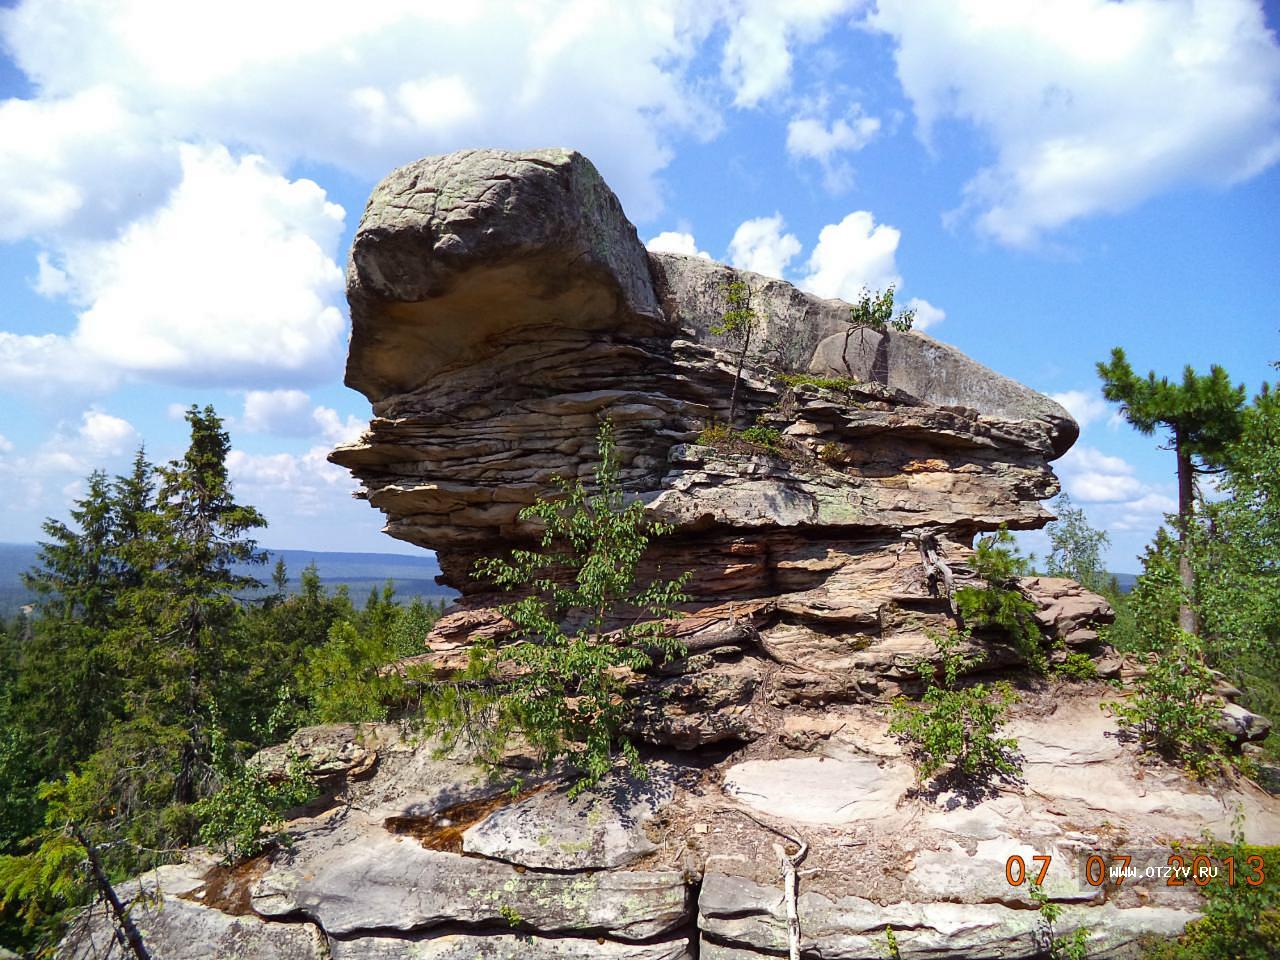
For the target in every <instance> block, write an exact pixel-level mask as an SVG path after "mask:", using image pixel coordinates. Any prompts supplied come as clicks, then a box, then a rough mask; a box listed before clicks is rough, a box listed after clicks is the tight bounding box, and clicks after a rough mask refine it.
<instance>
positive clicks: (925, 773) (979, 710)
mask: <svg viewBox="0 0 1280 960" xmlns="http://www.w3.org/2000/svg"><path fill="white" fill-rule="evenodd" d="M967 639H968V636H967V634H959V633H956V632H954V631H953V632H952V633H950V634H948V635H947V636H946V637H933V643H934V646H935V647H936V649H937V652H938V656H939V658H940V661H941V667H942V675H941V679H940V680H939V678H938V671H937V668H936V667H935V666H934V665H933V664H932V663H929V662H928V661H920V662H919V663H918V664H917V670H918V671H919V672H920V676H921V678H922V679H923V680H925V682H926V684H927V687H926V689H925V693H924V696H923V698H922V704H923V705H917V704H914V703H912V702H911V701H909V700H908V699H907V698H906V697H902V696H900V697H897V698H896V699H895V700H894V701H893V707H892V716H891V718H890V721H889V732H890V733H891V734H894V735H896V736H898V737H899V738H901V739H902V740H903V741H905V742H906V743H907V744H908V745H909V755H910V759H911V762H912V764H913V765H914V766H915V768H916V774H917V776H919V778H920V779H921V780H922V781H927V780H930V779H932V778H933V777H935V775H937V774H939V773H941V772H943V771H950V772H952V773H954V774H957V775H959V776H960V777H962V778H963V779H965V780H969V781H983V780H987V779H992V778H997V777H1012V776H1015V775H1016V774H1017V773H1018V771H1019V770H1020V765H1019V763H1018V761H1017V759H1016V751H1017V748H1018V742H1017V741H1016V740H1013V739H1011V738H1006V737H998V736H996V733H997V732H998V731H999V730H1000V728H1001V726H1003V724H1004V720H1005V716H1006V715H1007V713H1008V709H1009V706H1010V705H1011V704H1013V703H1014V702H1016V701H1017V695H1016V694H1015V693H1014V692H1013V688H1012V687H1011V686H1009V684H1008V683H1006V682H1004V681H1000V682H998V683H996V684H994V685H990V686H988V685H987V684H985V683H975V684H972V685H969V686H963V687H962V686H961V685H960V684H959V677H960V675H961V674H962V673H963V672H964V671H966V670H967V669H969V668H970V667H971V666H973V664H974V661H973V660H972V659H971V658H968V657H965V656H964V655H963V654H961V653H960V652H959V651H958V649H957V648H958V647H959V646H960V644H961V642H963V641H965V640H967Z"/></svg>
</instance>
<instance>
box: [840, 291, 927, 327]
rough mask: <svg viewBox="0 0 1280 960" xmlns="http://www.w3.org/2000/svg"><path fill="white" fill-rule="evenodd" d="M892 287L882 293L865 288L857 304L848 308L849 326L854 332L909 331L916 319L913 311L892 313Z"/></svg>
mask: <svg viewBox="0 0 1280 960" xmlns="http://www.w3.org/2000/svg"><path fill="white" fill-rule="evenodd" d="M893 292H894V285H893V284H889V286H888V288H887V289H885V291H884V292H883V293H874V294H873V293H872V292H871V291H870V290H868V289H867V288H866V287H863V288H862V292H861V293H860V294H859V296H858V302H857V303H855V304H853V306H851V307H850V308H849V320H848V323H849V326H850V327H851V328H853V329H855V330H857V329H860V328H866V329H868V330H876V331H880V332H883V331H885V330H888V329H893V330H897V331H898V332H899V333H905V332H906V331H907V330H910V329H911V326H912V324H913V323H915V319H916V311H915V310H914V309H907V310H899V311H898V314H897V316H894V313H893Z"/></svg>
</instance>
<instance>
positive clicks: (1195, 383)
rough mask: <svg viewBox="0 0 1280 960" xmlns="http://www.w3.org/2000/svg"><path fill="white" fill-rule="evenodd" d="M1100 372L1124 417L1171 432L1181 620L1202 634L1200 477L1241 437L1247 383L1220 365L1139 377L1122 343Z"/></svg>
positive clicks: (1145, 429)
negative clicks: (1193, 533)
mask: <svg viewBox="0 0 1280 960" xmlns="http://www.w3.org/2000/svg"><path fill="white" fill-rule="evenodd" d="M1098 375H1099V376H1100V377H1101V378H1102V393H1103V396H1105V397H1106V398H1107V399H1108V400H1111V401H1114V402H1116V403H1120V404H1122V407H1121V411H1122V412H1123V414H1124V416H1125V419H1127V420H1128V421H1129V422H1130V423H1131V424H1133V426H1134V427H1135V428H1136V429H1137V430H1138V431H1139V432H1140V433H1143V434H1145V435H1148V436H1150V435H1151V434H1152V433H1154V432H1155V430H1156V428H1157V427H1163V428H1165V429H1166V430H1168V431H1169V437H1170V443H1171V446H1172V449H1173V451H1174V454H1175V456H1176V457H1177V465H1178V466H1177V470H1178V535H1179V538H1180V540H1181V544H1182V550H1181V557H1180V559H1179V564H1178V571H1179V576H1180V578H1181V581H1182V588H1183V591H1184V593H1185V594H1186V597H1185V598H1184V601H1183V603H1182V606H1181V608H1180V610H1179V613H1178V621H1179V625H1180V626H1181V628H1182V629H1183V630H1185V631H1186V632H1187V633H1193V634H1194V633H1198V632H1199V625H1198V618H1197V616H1196V613H1195V607H1194V597H1195V575H1194V573H1193V570H1192V565H1191V556H1190V550H1189V544H1188V539H1189V525H1190V523H1191V519H1192V515H1193V513H1194V510H1195V477H1196V474H1197V473H1202V472H1205V471H1207V470H1210V469H1212V468H1214V467H1215V466H1216V465H1218V464H1219V463H1220V461H1221V458H1222V456H1223V453H1224V451H1225V450H1226V448H1227V445H1228V444H1230V443H1231V442H1232V441H1234V440H1235V439H1236V438H1237V437H1239V436H1240V431H1241V430H1242V428H1243V425H1244V421H1243V419H1242V417H1243V412H1242V411H1243V407H1244V398H1245V391H1244V386H1243V385H1241V386H1232V385H1231V381H1230V379H1229V378H1228V377H1227V372H1226V370H1224V369H1223V368H1222V367H1219V366H1217V365H1214V366H1212V367H1210V368H1209V373H1208V374H1207V375H1204V374H1197V373H1196V372H1195V370H1193V369H1192V368H1191V367H1190V366H1188V367H1186V369H1185V370H1184V371H1183V374H1182V382H1181V383H1174V382H1171V381H1170V380H1169V378H1168V377H1160V378H1158V379H1157V377H1156V375H1155V372H1154V371H1152V372H1150V373H1148V374H1147V376H1146V377H1145V378H1144V377H1139V376H1138V375H1137V374H1135V373H1134V372H1133V367H1131V366H1130V365H1129V361H1128V359H1127V358H1126V357H1125V355H1124V351H1123V350H1122V349H1120V348H1119V347H1116V348H1115V349H1114V350H1112V351H1111V362H1110V363H1099V364H1098Z"/></svg>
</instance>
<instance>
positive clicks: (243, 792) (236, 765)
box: [192, 726, 316, 863]
mask: <svg viewBox="0 0 1280 960" xmlns="http://www.w3.org/2000/svg"><path fill="white" fill-rule="evenodd" d="M212 739H213V753H214V765H215V768H216V769H217V771H218V775H219V778H220V779H221V783H222V785H221V787H220V788H219V789H218V791H217V792H216V793H214V794H212V795H211V796H208V797H205V798H204V799H203V800H200V801H198V802H197V803H196V804H195V805H194V807H193V808H192V812H193V813H194V814H195V816H196V817H197V818H198V819H199V820H200V823H201V825H200V839H201V841H203V842H204V843H207V844H208V845H209V846H211V847H213V848H214V849H216V850H220V851H221V852H222V854H223V855H224V857H225V858H226V860H227V862H228V863H233V862H235V861H237V860H243V859H246V858H248V857H254V856H257V855H258V854H259V853H261V852H262V851H263V850H265V849H266V848H267V847H269V846H271V845H272V844H275V843H280V842H287V838H286V836H285V835H284V834H283V833H281V831H280V828H281V826H283V823H284V814H285V812H286V811H288V810H291V809H293V808H295V807H300V806H302V805H303V804H304V803H306V802H307V801H308V800H311V799H313V798H314V797H315V795H316V785H315V780H314V778H313V776H312V771H311V768H310V767H309V766H308V765H307V764H306V763H304V762H302V761H301V760H298V759H297V758H296V757H290V758H289V761H288V763H287V764H286V766H285V776H284V777H283V778H282V779H281V780H279V781H275V782H273V781H272V780H271V779H270V778H269V777H268V776H267V774H266V772H265V771H263V770H262V769H261V768H259V767H257V766H253V765H251V764H247V763H245V762H244V761H243V760H241V759H240V758H239V757H238V756H236V754H235V752H234V751H233V750H232V749H231V747H230V745H229V744H228V743H227V742H226V739H225V737H224V736H223V735H222V732H221V730H220V729H219V728H218V727H217V726H215V727H214V728H213V737H212Z"/></svg>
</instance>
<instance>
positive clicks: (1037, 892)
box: [1031, 881, 1089, 960]
mask: <svg viewBox="0 0 1280 960" xmlns="http://www.w3.org/2000/svg"><path fill="white" fill-rule="evenodd" d="M1031 899H1032V900H1034V901H1035V902H1036V904H1037V905H1038V912H1039V914H1040V939H1041V942H1042V943H1043V944H1044V946H1045V948H1046V949H1047V950H1048V956H1049V960H1085V958H1086V957H1088V956H1089V928H1088V927H1077V928H1076V929H1075V931H1074V932H1072V934H1071V936H1070V937H1059V936H1056V935H1055V934H1056V931H1055V930H1054V928H1053V925H1054V924H1055V923H1057V922H1058V920H1059V919H1060V918H1061V917H1062V904H1060V903H1055V902H1054V901H1052V900H1050V899H1049V895H1048V894H1047V893H1045V892H1044V887H1042V886H1040V884H1038V883H1036V882H1035V881H1032V883H1031Z"/></svg>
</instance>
